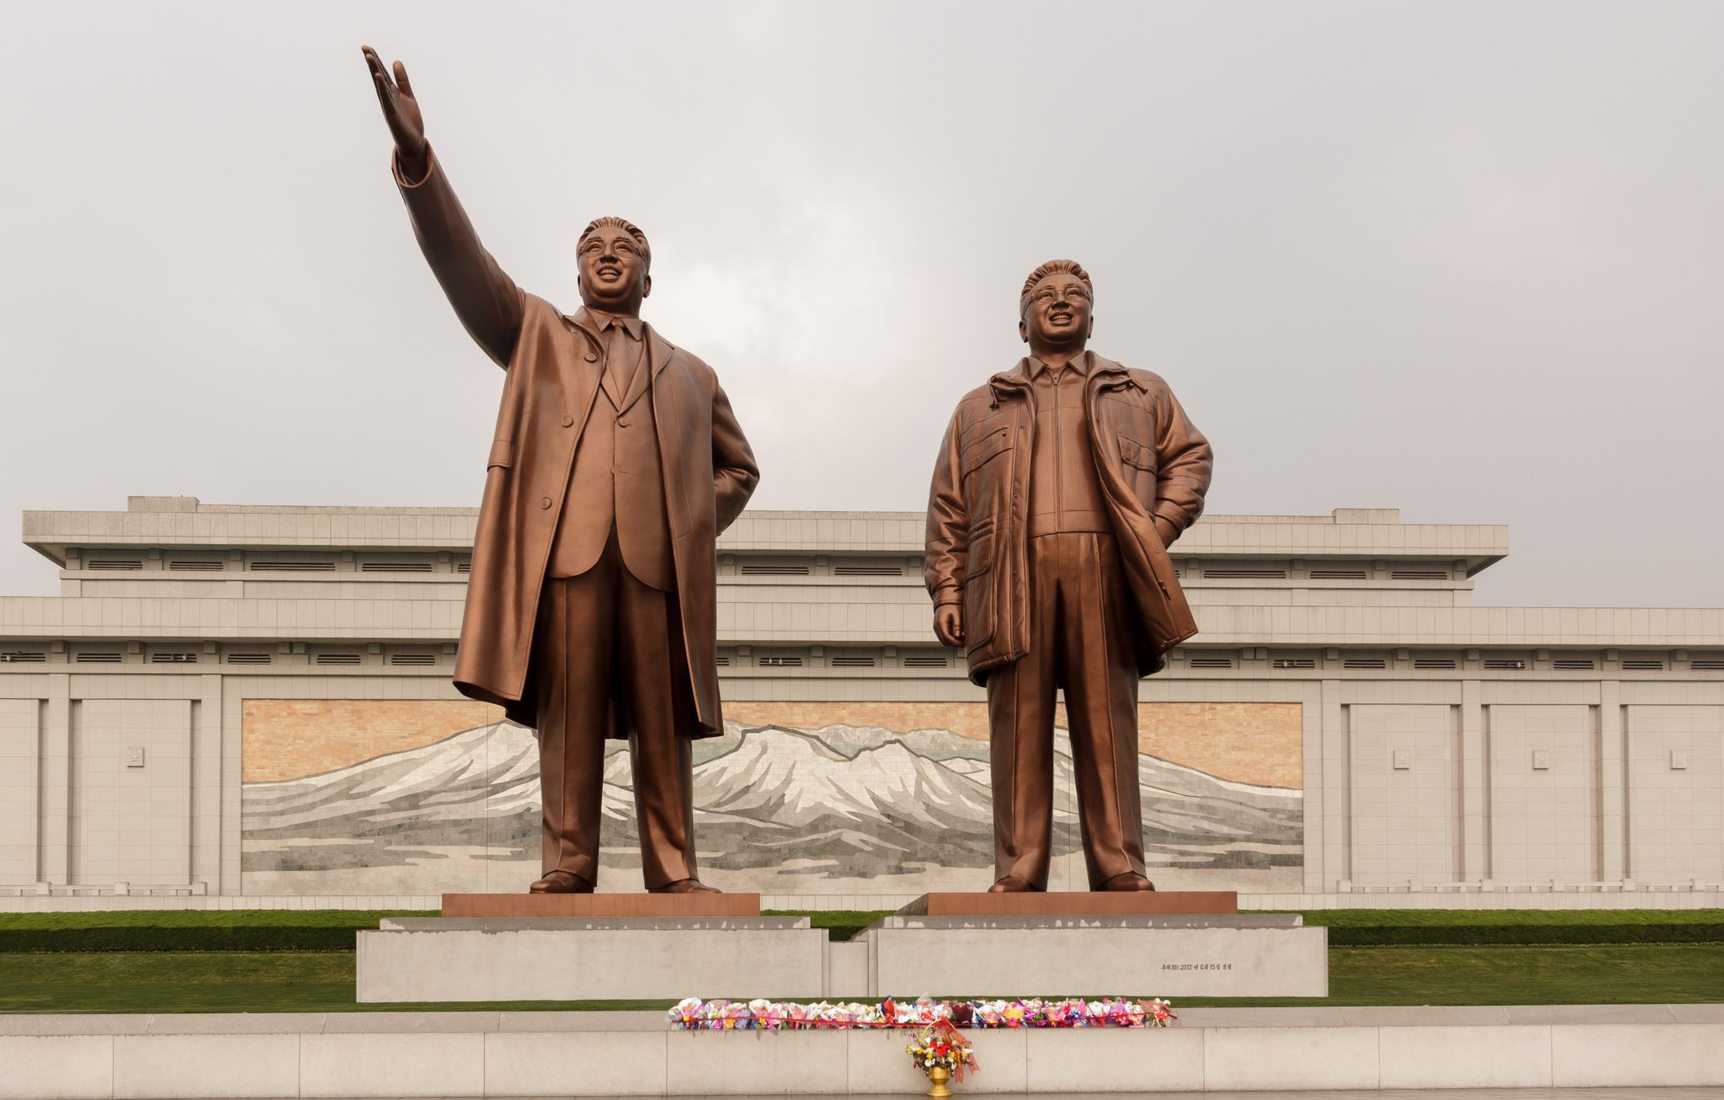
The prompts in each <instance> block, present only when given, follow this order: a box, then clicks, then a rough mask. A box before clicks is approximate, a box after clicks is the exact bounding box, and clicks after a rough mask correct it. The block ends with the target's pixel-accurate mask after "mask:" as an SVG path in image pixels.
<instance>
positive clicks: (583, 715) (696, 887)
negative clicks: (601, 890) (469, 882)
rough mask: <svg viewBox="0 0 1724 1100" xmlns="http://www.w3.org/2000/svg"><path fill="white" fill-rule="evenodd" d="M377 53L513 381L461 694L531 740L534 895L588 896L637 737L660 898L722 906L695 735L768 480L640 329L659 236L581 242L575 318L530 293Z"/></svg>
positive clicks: (709, 383) (405, 159)
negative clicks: (697, 786)
mask: <svg viewBox="0 0 1724 1100" xmlns="http://www.w3.org/2000/svg"><path fill="white" fill-rule="evenodd" d="M364 53H365V61H366V64H367V65H368V66H369V67H370V70H371V76H372V81H373V83H374V85H375V87H376V91H377V98H378V102H379V104H380V105H381V106H382V108H383V117H384V120H385V122H387V123H388V126H389V131H390V133H391V134H392V135H393V137H394V139H395V154H394V172H395V182H396V185H397V186H398V187H399V188H400V191H401V197H402V199H403V201H405V203H406V204H407V213H408V215H409V217H410V218H411V219H412V223H413V231H414V234H415V235H416V236H417V238H418V240H419V247H420V249H421V250H422V251H423V252H424V254H425V259H426V262H427V263H428V264H430V266H431V270H432V273H433V274H435V275H436V277H437V281H438V282H439V283H440V284H441V285H442V287H443V291H444V293H445V294H446V295H448V298H449V303H450V304H451V305H452V306H454V308H455V313H456V315H457V316H458V317H459V318H460V319H461V323H462V325H464V326H465V327H466V329H467V332H468V334H469V335H470V336H472V338H473V340H474V341H475V342H476V343H477V344H478V345H479V347H480V348H481V349H483V350H484V352H485V354H486V355H488V356H490V358H491V359H492V360H493V361H494V362H495V363H496V364H497V365H498V366H500V367H502V368H503V369H504V370H505V371H506V372H507V374H506V375H505V377H504V382H503V394H502V402H501V407H500V408H499V410H498V414H497V429H496V434H495V438H494V439H493V441H492V444H491V452H490V457H489V459H488V461H487V470H486V476H485V494H484V498H483V501H482V503H481V505H480V511H479V524H478V533H477V537H476V540H475V543H474V547H473V565H472V574H471V578H470V581H469V585H468V589H467V604H466V611H465V614H464V616H463V618H462V623H461V644H460V648H459V650H458V652H457V655H456V659H455V686H456V687H457V688H458V689H460V690H461V691H462V692H463V693H465V694H466V695H469V696H471V697H473V698H475V699H483V700H485V701H487V702H492V703H497V704H500V705H501V706H502V707H503V708H504V709H505V711H506V712H507V713H508V716H509V717H510V718H511V719H513V720H514V721H516V722H519V723H521V724H523V725H528V726H532V727H534V728H536V729H537V730H538V732H539V744H540V766H541V784H542V788H543V793H544V828H543V840H544V843H543V849H544V874H543V875H542V877H541V878H540V879H539V881H537V882H535V883H534V884H533V887H532V889H533V890H534V891H535V892H540V893H583V892H588V891H591V890H592V888H593V885H594V883H595V882H596V881H597V879H598V830H599V816H600V814H599V810H600V805H601V794H600V792H601V790H602V781H603V765H604V744H605V740H606V738H626V739H627V740H628V741H629V746H630V750H631V756H632V758H633V767H634V780H635V788H634V789H635V807H636V813H637V816H638V818H639V824H640V838H641V860H642V874H643V877H644V879H645V883H646V886H647V888H648V889H649V890H654V891H665V892H684V893H686V892H700V891H704V890H709V889H710V888H709V887H705V886H703V885H702V884H701V883H700V880H699V870H698V868H697V866H696V862H695V846H694V811H693V807H692V802H691V798H692V791H693V781H692V777H691V774H690V772H691V768H692V758H691V754H690V751H689V741H690V740H691V739H693V738H699V737H713V736H717V735H718V734H720V733H722V732H723V729H724V722H723V717H722V715H721V713H720V710H719V697H718V672H717V667H716V663H715V656H716V650H717V615H718V612H717V593H716V589H715V580H716V578H715V573H716V569H717V559H716V554H715V545H716V539H717V537H718V533H719V532H720V531H723V530H724V529H725V528H726V527H728V526H729V525H730V523H731V522H732V521H733V520H735V519H736V517H737V516H738V515H740V514H741V512H742V509H743V506H744V505H745V504H746V503H747V502H748V497H749V495H750V494H751V493H752V492H753V491H754V486H755V483H756V482H757V480H758V479H759V470H758V469H757V468H756V466H755V462H754V455H753V452H752V451H751V450H750V449H749V445H748V440H747V439H746V438H745V437H744V435H743V433H742V428H741V426H740V425H739V424H738V423H737V421H736V417H735V415H734V414H733V413H732V412H731V409H730V402H729V400H728V399H727V398H726V397H725V395H724V390H723V389H722V388H720V386H719V384H718V377H717V375H715V374H714V373H713V370H712V368H711V367H709V366H707V365H706V364H705V363H703V362H702V361H701V360H700V359H699V358H697V357H696V356H695V355H693V354H692V353H690V352H688V351H687V350H685V349H683V348H679V347H677V346H676V345H674V344H672V343H670V342H669V341H668V340H666V339H665V338H664V337H663V336H662V335H660V334H659V332H658V331H657V330H656V329H654V328H653V327H652V326H651V325H649V324H646V323H645V322H643V321H642V320H641V319H640V308H641V302H642V301H643V299H645V298H646V297H647V295H648V294H650V293H651V291H652V276H651V274H650V273H649V271H650V267H651V263H652V253H651V250H650V248H649V246H648V244H647V239H646V235H645V234H644V233H642V232H641V231H640V230H639V229H638V228H636V227H635V226H633V225H631V224H630V223H628V222H626V221H624V220H623V219H621V218H610V217H607V218H599V219H596V220H595V221H593V222H592V223H591V224H589V225H588V226H587V228H586V230H585V231H584V232H582V234H581V235H580V238H579V240H578V241H577V242H576V245H575V251H576V261H577V265H578V268H579V274H580V292H581V299H582V303H583V305H582V307H581V308H580V309H577V310H575V311H574V312H573V313H567V314H566V313H563V312H562V311H560V310H558V309H557V308H556V307H555V306H553V305H551V304H550V303H549V302H547V301H545V300H544V299H543V298H539V297H537V296H535V295H533V294H529V293H527V292H526V291H524V290H522V289H521V288H520V287H518V286H517V285H516V284H515V282H514V281H513V280H512V279H510V278H509V276H508V275H506V274H505V273H504V271H503V269H502V267H501V266H499V264H498V263H497V261H496V260H495V259H494V258H493V257H492V256H491V254H490V253H489V252H487V251H486V250H485V248H484V246H483V245H481V244H480V242H479V236H478V234H477V233H476V232H475V231H474V229H473V225H472V223H471V222H470V221H468V219H467V215H466V212H465V211H463V210H462V208H461V204H460V203H459V202H458V201H456V198H455V192H454V189H453V188H452V187H451V185H450V183H449V177H448V174H447V173H446V172H445V171H444V169H443V166H442V164H441V163H440V162H439V160H438V158H437V157H436V156H435V155H434V154H433V153H432V150H431V145H430V143H429V142H428V141H427V139H426V136H425V123H424V116H423V114H422V112H421V110H420V106H419V101H418V98H417V96H415V95H414V92H413V87H412V84H411V83H410V82H409V80H408V77H407V70H406V68H405V67H404V66H403V65H402V64H401V63H400V62H399V61H398V62H396V63H395V66H394V71H393V74H391V72H390V70H389V69H387V68H385V67H384V65H383V62H382V60H381V59H380V58H379V57H378V56H377V54H376V52H375V51H373V50H372V49H371V48H370V47H366V48H365V50H364ZM595 170H597V169H596V168H595Z"/></svg>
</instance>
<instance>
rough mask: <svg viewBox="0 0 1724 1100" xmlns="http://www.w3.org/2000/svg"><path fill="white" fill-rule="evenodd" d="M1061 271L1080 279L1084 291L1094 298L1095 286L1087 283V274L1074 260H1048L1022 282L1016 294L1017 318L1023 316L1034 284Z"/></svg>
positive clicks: (1034, 286)
mask: <svg viewBox="0 0 1724 1100" xmlns="http://www.w3.org/2000/svg"><path fill="white" fill-rule="evenodd" d="M1062 271H1063V272H1065V273H1066V274H1068V275H1076V276H1077V277H1078V278H1079V279H1082V280H1083V285H1084V289H1086V290H1088V291H1089V292H1090V294H1091V296H1094V294H1095V284H1094V283H1092V282H1090V281H1089V272H1087V271H1085V270H1084V269H1083V266H1082V265H1081V264H1079V263H1078V262H1077V261H1076V260H1049V261H1048V262H1047V263H1045V264H1043V265H1042V266H1040V267H1038V268H1036V269H1035V270H1034V271H1032V272H1030V277H1029V278H1027V279H1025V280H1024V289H1023V290H1022V291H1021V292H1020V293H1019V294H1018V315H1019V316H1022V315H1023V312H1024V309H1025V307H1027V306H1028V305H1029V304H1030V291H1032V290H1034V289H1035V288H1036V284H1037V283H1039V282H1041V281H1042V280H1043V279H1045V278H1047V277H1048V276H1049V275H1055V274H1058V273H1059V272H1062Z"/></svg>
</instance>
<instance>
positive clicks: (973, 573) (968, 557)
mask: <svg viewBox="0 0 1724 1100" xmlns="http://www.w3.org/2000/svg"><path fill="white" fill-rule="evenodd" d="M964 566H965V568H964V576H965V578H966V579H965V582H964V583H965V586H966V587H968V585H969V580H968V578H970V577H980V576H983V575H985V574H987V573H991V572H993V569H994V529H993V527H991V526H990V527H989V528H988V529H987V530H986V531H985V532H982V533H981V534H972V535H971V536H970V546H969V549H968V550H966V551H965V553H964Z"/></svg>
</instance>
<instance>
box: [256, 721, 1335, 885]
mask: <svg viewBox="0 0 1724 1100" xmlns="http://www.w3.org/2000/svg"><path fill="white" fill-rule="evenodd" d="M1167 706H1173V707H1178V706H1192V707H1197V706H1198V705H1196V704H1171V705H1167ZM477 707H478V705H477V704H472V703H467V702H461V701H450V702H448V703H444V702H402V701H394V702H377V703H370V702H365V701H340V700H331V701H287V700H249V701H247V703H246V704H245V749H244V754H245V756H244V759H245V775H246V782H245V785H244V801H243V814H244V825H243V830H244V836H243V845H244V847H243V850H244V863H243V871H244V887H245V890H246V892H247V893H253V894H261V893H289V894H356V893H357V894H434V893H439V892H442V891H490V890H498V891H510V892H512V891H516V890H520V889H523V888H524V887H525V885H526V883H527V882H529V881H531V880H532V879H533V878H534V877H535V876H536V874H537V872H538V870H539V868H538V851H539V785H538V745H537V742H536V740H535V738H534V735H533V733H532V731H531V730H527V729H523V728H521V727H519V726H515V725H511V724H509V723H507V722H502V721H500V720H498V719H497V717H496V715H495V712H494V711H491V710H489V708H479V709H475V708H477ZM1230 707H1231V708H1238V709H1236V710H1233V711H1230V710H1229V708H1230ZM1266 707H1267V708H1269V709H1268V710H1267V711H1266V709H1265V708H1266ZM729 709H730V710H732V711H734V712H735V714H736V720H732V721H730V722H728V723H727V725H726V731H725V736H723V737H720V738H713V739H710V740H706V741H701V742H697V744H696V756H695V806H696V829H697V836H698V837H699V842H700V849H701V870H702V876H703V877H704V878H705V879H706V880H707V881H709V882H712V883H713V884H714V885H717V886H720V887H723V888H726V889H752V890H759V891H761V892H763V893H775V894H787V893H845V894H856V893H860V894H883V893H907V892H920V891H924V890H929V889H948V890H950V889H956V890H975V889H983V888H985V887H986V885H987V883H988V882H989V881H991V879H992V874H991V862H992V841H991V829H992V824H991V822H992V818H991V813H992V811H991V805H990V803H991V797H990V793H989V786H988V746H987V742H986V740H985V739H984V738H985V722H986V717H985V709H984V708H983V706H982V705H981V704H968V703H954V704H934V705H926V704H923V705H910V704H905V705H897V704H879V703H848V704H845V703H829V704H809V703H800V704H772V703H747V704H739V705H737V706H735V707H732V708H729ZM930 709H933V710H943V713H938V714H935V715H933V717H937V718H940V719H942V720H943V721H944V723H945V725H944V726H943V727H927V728H913V729H902V728H892V727H891V726H888V725H885V724H868V723H869V722H870V721H872V722H876V723H879V722H888V721H889V722H895V723H896V724H897V725H898V726H903V725H906V724H908V723H907V722H906V721H905V719H906V718H907V717H909V718H922V719H926V718H927V717H930V715H929V714H928V712H929V711H930ZM1165 709H1167V707H1166V706H1163V707H1146V708H1145V717H1146V719H1148V720H1146V722H1145V726H1146V727H1147V728H1146V731H1145V734H1144V744H1140V749H1141V748H1144V747H1145V744H1147V745H1148V746H1150V747H1162V746H1163V745H1167V744H1175V743H1177V742H1178V741H1179V740H1180V738H1179V737H1178V736H1177V733H1178V731H1177V730H1170V729H1168V728H1167V715H1162V716H1160V717H1159V718H1151V715H1152V714H1153V713H1154V712H1155V711H1157V710H1165ZM1299 710H1300V708H1299V706H1298V704H1267V705H1265V704H1206V705H1202V708H1201V711H1198V710H1193V711H1192V712H1191V717H1190V723H1189V724H1190V725H1191V726H1194V727H1206V728H1207V727H1214V728H1212V729H1206V731H1205V730H1199V732H1200V733H1202V732H1207V733H1208V736H1207V737H1202V736H1199V737H1196V739H1195V742H1194V745H1193V747H1192V748H1191V750H1190V751H1189V752H1188V753H1187V754H1186V755H1188V756H1193V755H1194V756H1199V757H1203V758H1204V759H1205V760H1206V761H1207V762H1209V763H1210V764H1211V766H1212V767H1218V768H1220V767H1223V766H1225V764H1226V761H1227V760H1228V759H1229V756H1230V754H1231V756H1233V757H1237V760H1236V762H1235V766H1233V767H1230V768H1229V769H1228V770H1233V771H1244V772H1249V773H1251V774H1249V775H1248V776H1245V777H1240V776H1237V775H1234V776H1230V775H1217V774H1214V773H1213V772H1210V771H1205V770H1203V769H1201V768H1198V767H1194V766H1192V765H1191V764H1190V763H1188V762H1184V761H1182V760H1179V759H1169V758H1166V757H1165V756H1163V755H1157V754H1155V753H1153V752H1147V751H1145V752H1141V753H1140V758H1139V764H1140V768H1141V783H1142V792H1143V806H1144V821H1145V824H1146V830H1147V832H1146V842H1147V854H1148V861H1149V863H1150V866H1151V872H1150V874H1151V877H1152V878H1154V879H1155V880H1156V881H1157V882H1158V883H1159V884H1161V885H1162V886H1163V888H1198V889H1201V888H1208V889H1227V888H1234V889H1243V890H1281V889H1296V888H1297V884H1298V879H1299V869H1300V864H1301V845H1302V841H1303V827H1302V812H1303V809H1302V798H1301V792H1300V783H1299V781H1298V779H1297V776H1298V774H1299V770H1298V765H1299V759H1300V728H1301V727H1300V714H1299ZM817 712H820V713H827V714H830V715H832V716H833V717H834V718H839V717H842V718H844V719H846V720H847V721H842V722H840V721H831V722H826V723H823V724H819V725H816V724H815V722H814V721H813V720H811V717H812V716H813V715H814V714H815V713H817ZM909 712H915V713H909ZM775 713H778V714H782V715H783V716H784V717H785V719H786V720H783V721H778V722H774V721H763V720H761V719H762V718H763V717H769V716H771V715H773V714H775ZM475 717H479V718H481V719H483V720H482V721H480V722H474V718H475ZM1230 719H1231V725H1232V726H1233V727H1234V728H1237V729H1238V730H1240V731H1242V732H1240V733H1239V734H1238V735H1237V736H1235V737H1234V738H1233V740H1234V741H1235V742H1236V744H1234V745H1233V746H1231V747H1227V746H1220V745H1216V744H1214V743H1213V742H1214V741H1216V740H1225V739H1226V737H1227V734H1226V732H1225V729H1226V728H1227V727H1228V726H1229V720H1230ZM1187 740H1191V739H1190V738H1188V739H1187ZM1056 745H1057V750H1056V772H1057V773H1056V780H1055V782H1056V805H1055V820H1054V832H1055V845H1056V852H1057V853H1058V858H1056V861H1055V870H1054V876H1053V881H1052V882H1051V883H1050V885H1051V886H1052V887H1053V888H1055V889H1070V888H1074V887H1079V888H1081V885H1082V882H1083V867H1082V853H1081V850H1080V847H1079V841H1078V832H1077V806H1076V801H1075V795H1074V793H1073V792H1074V784H1073V780H1072V773H1071V757H1070V754H1069V750H1068V748H1067V745H1066V739H1065V736H1064V733H1063V731H1062V732H1061V733H1060V734H1059V735H1058V737H1057V738H1056ZM1204 746H1207V747H1204ZM1164 751H1166V750H1165V749H1164ZM1217 761H1220V762H1221V763H1220V764H1217V763H1216V762H1217ZM1265 779H1269V780H1272V781H1270V782H1265V781H1263V780H1265ZM1252 780H1256V781H1252ZM1289 780H1291V781H1289ZM635 842H636V833H635V820H634V803H633V795H632V792H631V790H630V777H629V766H628V758H627V751H626V749H625V748H624V747H623V746H621V745H620V744H617V745H615V746H613V748H612V750H611V752H610V753H609V754H608V756H607V766H606V774H605V789H604V827H603V844H604V852H603V855H604V860H603V866H604V868H605V869H606V872H605V875H604V877H603V878H602V880H601V882H600V889H601V890H603V889H616V890H633V889H639V887H640V880H639V872H638V867H639V859H638V856H637V855H636V852H635Z"/></svg>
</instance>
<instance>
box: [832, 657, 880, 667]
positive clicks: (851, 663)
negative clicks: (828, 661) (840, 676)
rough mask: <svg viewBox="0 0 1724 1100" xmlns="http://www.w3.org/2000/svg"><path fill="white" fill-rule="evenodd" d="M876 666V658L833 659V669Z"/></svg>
mask: <svg viewBox="0 0 1724 1100" xmlns="http://www.w3.org/2000/svg"><path fill="white" fill-rule="evenodd" d="M874 664H875V661H874V658H872V657H834V658H832V667H833V668H873V667H874Z"/></svg>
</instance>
